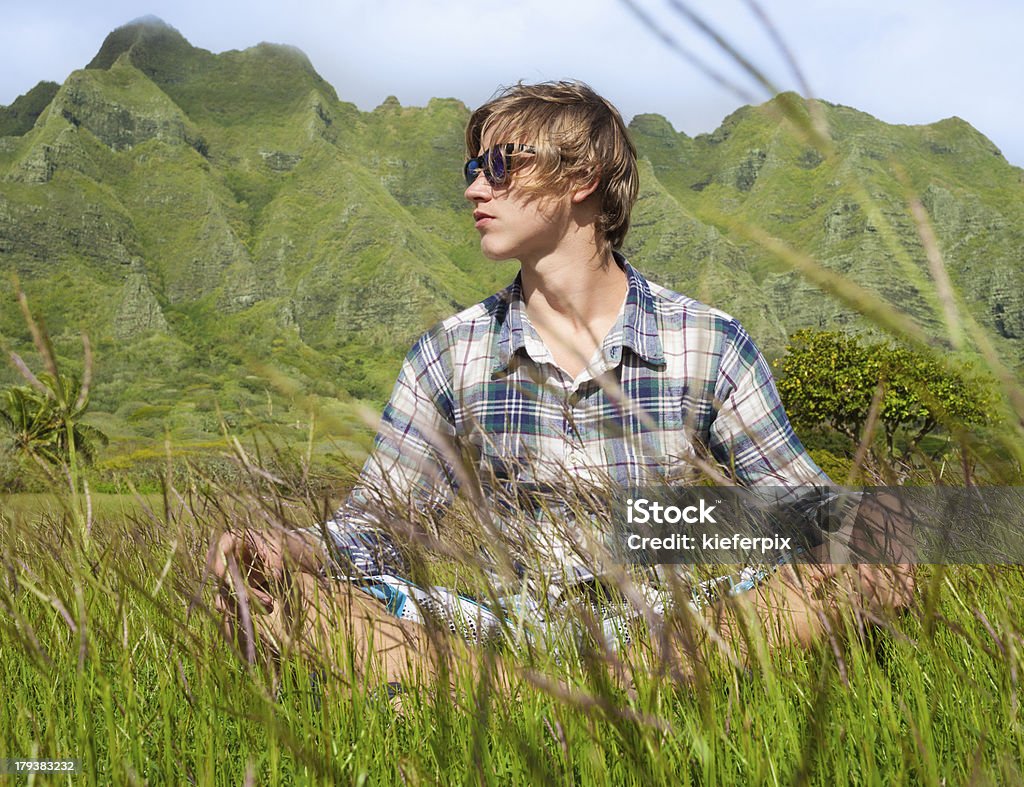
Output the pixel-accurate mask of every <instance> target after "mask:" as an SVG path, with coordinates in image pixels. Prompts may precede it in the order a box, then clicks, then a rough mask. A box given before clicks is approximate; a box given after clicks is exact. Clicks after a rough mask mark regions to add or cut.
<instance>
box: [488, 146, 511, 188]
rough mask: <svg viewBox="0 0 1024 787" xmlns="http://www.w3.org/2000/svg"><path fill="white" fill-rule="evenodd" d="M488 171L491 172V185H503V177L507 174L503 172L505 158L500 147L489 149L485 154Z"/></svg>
mask: <svg viewBox="0 0 1024 787" xmlns="http://www.w3.org/2000/svg"><path fill="white" fill-rule="evenodd" d="M487 159H488V169H489V170H490V171H491V177H490V180H491V182H492V183H504V182H505V175H507V174H508V173H507V172H506V171H505V156H504V154H503V152H502V150H501V147H500V146H496V147H493V148H491V149H490V150H489V151H488V152H487Z"/></svg>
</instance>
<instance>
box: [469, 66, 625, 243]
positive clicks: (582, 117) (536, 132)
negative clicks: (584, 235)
mask: <svg viewBox="0 0 1024 787" xmlns="http://www.w3.org/2000/svg"><path fill="white" fill-rule="evenodd" d="M484 138H487V139H488V140H490V141H491V144H501V143H508V142H515V143H521V144H528V145H532V146H533V147H534V148H536V151H537V153H536V156H534V157H533V159H532V161H531V163H532V164H533V168H532V171H531V176H530V178H529V180H527V181H524V182H523V183H522V184H517V186H516V187H517V188H523V189H525V190H527V191H530V192H534V193H537V194H565V193H567V192H568V191H570V190H571V189H573V188H574V187H575V188H578V187H582V186H585V185H586V184H589V183H592V182H593V181H594V179H595V178H597V179H598V186H597V189H596V191H595V193H596V194H597V197H598V199H599V200H600V206H601V207H600V213H599V215H598V218H597V238H598V244H599V246H600V248H601V251H602V252H604V251H607V250H608V249H618V248H620V247H621V246H622V243H623V241H624V240H625V238H626V232H627V230H628V229H629V214H630V211H631V210H632V209H633V204H634V203H635V202H636V195H637V189H638V185H639V180H638V177H637V167H636V148H635V147H634V145H633V142H632V140H630V138H629V134H628V132H627V131H626V124H625V123H624V122H623V120H622V116H621V115H620V114H619V111H618V110H617V109H616V108H615V107H614V106H612V104H611V103H610V102H608V101H607V100H606V99H604V98H602V97H601V96H599V95H598V94H597V93H595V92H594V90H593V88H591V87H590V86H588V85H585V84H584V83H582V82H543V83H541V84H538V85H524V84H523V83H521V82H520V83H519V84H517V85H514V86H512V87H507V88H503V89H502V90H501V91H499V92H498V93H497V94H496V95H495V96H494V97H493V98H491V100H490V101H488V102H487V103H486V104H484V105H483V106H482V107H480V108H479V109H477V110H476V111H475V112H474V113H473V114H472V115H471V116H470V118H469V124H468V125H467V126H466V151H467V153H468V155H469V157H470V158H472V157H473V156H476V155H477V154H478V153H479V152H480V151H481V149H482V140H483V139H484Z"/></svg>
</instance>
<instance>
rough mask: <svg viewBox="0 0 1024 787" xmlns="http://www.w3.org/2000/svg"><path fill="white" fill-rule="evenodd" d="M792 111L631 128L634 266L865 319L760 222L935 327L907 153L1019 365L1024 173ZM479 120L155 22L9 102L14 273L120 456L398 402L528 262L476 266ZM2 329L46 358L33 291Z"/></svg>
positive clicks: (780, 304)
mask: <svg viewBox="0 0 1024 787" xmlns="http://www.w3.org/2000/svg"><path fill="white" fill-rule="evenodd" d="M794 100H795V99H794V97H793V96H780V97H777V98H776V99H774V100H773V101H770V102H768V103H766V104H764V105H762V106H758V107H744V108H742V109H740V110H737V111H736V112H735V113H733V114H732V115H730V116H729V117H728V118H726V120H725V121H724V122H723V124H722V126H721V127H720V128H719V129H717V130H716V131H715V132H714V133H713V134H710V135H701V136H698V137H695V138H690V137H688V136H686V135H685V134H682V133H678V132H676V131H674V130H673V129H672V127H671V126H670V125H669V123H668V122H667V121H665V120H664V119H663V118H661V117H659V116H657V115H641V116H638V117H636V118H635V119H634V120H633V122H632V124H631V129H632V133H633V135H634V138H635V140H636V143H637V146H638V148H639V150H640V153H641V156H642V159H643V161H642V189H641V195H640V200H639V203H638V205H637V208H636V210H635V212H634V219H633V229H632V230H631V232H630V236H629V238H628V243H627V247H626V249H625V252H626V253H627V255H628V256H629V257H630V258H631V260H632V261H633V262H634V263H636V264H637V265H638V267H640V268H641V269H642V270H643V271H645V272H646V273H648V274H649V275H650V276H651V277H652V278H653V279H654V280H656V281H658V282H660V283H662V284H665V285H667V286H670V287H673V288H675V289H678V290H680V291H683V292H687V293H689V294H692V295H694V296H695V297H698V298H700V299H702V300H705V301H707V302H709V303H712V304H714V305H716V306H718V307H720V308H722V309H724V310H726V311H729V312H731V313H733V314H736V315H737V316H738V317H740V319H741V320H742V321H743V322H744V324H745V325H746V326H747V327H748V329H749V330H750V331H751V333H752V334H753V335H754V337H755V338H756V339H757V340H758V341H759V343H760V344H761V345H762V347H763V348H764V349H765V351H766V352H767V353H768V354H769V355H772V354H777V353H779V352H780V351H781V348H782V347H783V345H784V342H785V338H786V336H787V335H788V334H789V333H791V332H793V331H794V330H796V329H798V328H800V327H804V326H832V325H837V324H838V325H846V326H850V327H851V328H854V329H859V330H867V329H868V328H869V327H868V326H865V325H863V324H862V323H860V322H859V320H858V318H857V316H856V315H855V314H853V313H851V312H850V311H849V310H848V309H846V308H844V307H843V306H842V305H841V304H840V303H839V302H837V301H835V300H833V299H832V298H830V297H826V296H824V295H823V294H822V293H821V292H820V291H819V290H817V289H816V288H814V287H812V286H811V285H809V284H807V283H806V282H805V281H804V280H803V279H802V278H801V277H800V276H799V275H797V274H795V273H793V272H792V271H790V270H788V269H787V268H786V267H785V266H783V265H781V264H780V263H779V261H777V260H776V259H774V258H773V257H772V256H771V255H769V254H768V253H767V252H766V251H764V249H763V248H761V247H760V246H758V245H756V244H754V243H753V242H751V241H750V240H748V239H747V237H746V235H747V233H745V232H744V231H743V229H742V228H743V227H744V226H756V227H760V228H762V229H763V230H764V231H765V232H767V233H768V234H769V235H770V236H772V237H775V238H778V239H781V240H783V241H785V242H787V243H789V244H790V245H792V246H794V247H795V248H798V249H801V250H803V251H805V252H808V253H810V254H812V255H813V256H814V257H815V258H816V259H817V260H818V261H819V262H820V263H821V264H822V265H824V266H825V267H827V268H830V269H833V270H836V271H839V272H842V273H844V274H845V275H847V276H849V277H851V278H852V279H854V280H855V281H857V282H859V283H861V284H863V285H864V286H866V287H868V288H870V289H872V290H874V291H875V292H877V293H878V294H879V295H881V296H882V297H883V298H885V299H886V300H888V301H889V302H891V303H892V304H894V305H896V306H897V307H899V308H901V309H904V310H906V311H908V312H909V313H910V314H911V315H912V316H913V317H914V318H915V319H916V320H917V321H918V322H919V323H920V324H921V325H923V326H925V327H926V328H927V329H929V330H932V331H933V332H935V333H936V334H937V335H938V334H940V332H941V325H942V322H941V319H940V312H939V310H938V307H937V302H936V297H935V295H934V288H933V287H932V286H931V285H930V284H929V281H930V279H929V275H928V273H927V270H928V268H927V264H926V259H925V254H924V251H923V250H922V247H921V243H920V241H919V240H918V237H917V229H916V226H915V224H914V222H913V220H912V218H911V215H910V212H909V211H908V208H907V193H908V192H907V188H906V187H905V185H904V184H903V183H901V180H900V177H899V176H898V174H897V163H898V166H899V167H900V168H902V171H903V172H904V173H905V175H904V176H903V177H904V178H905V181H906V183H908V184H909V187H910V189H911V190H912V191H913V192H915V193H917V194H918V195H920V197H921V199H922V201H923V203H924V205H925V207H926V208H927V209H928V211H929V212H930V214H931V216H932V218H933V220H934V222H935V225H936V229H937V233H938V236H939V240H940V243H941V246H942V250H943V252H944V254H945V260H946V263H947V266H948V268H949V270H950V274H951V276H952V278H953V281H954V283H955V284H956V286H957V287H958V289H959V292H960V293H961V295H962V297H963V299H964V302H965V304H966V305H967V307H968V308H969V309H970V310H971V311H972V313H973V314H975V315H976V316H977V318H978V319H979V320H980V321H981V322H982V324H984V325H985V326H987V327H988V328H989V329H990V330H991V332H992V333H993V335H994V336H996V337H997V341H998V344H999V347H1000V349H1001V350H1002V351H1003V352H1004V354H1005V355H1006V357H1007V358H1009V359H1010V361H1011V363H1012V364H1013V365H1019V364H1020V363H1021V360H1022V359H1024V264H1022V261H1021V256H1020V251H1021V249H1022V248H1024V242H1022V241H1024V238H1022V233H1024V199H1022V198H1024V172H1022V171H1021V170H1020V169H1018V168H1016V167H1013V166H1011V165H1009V164H1008V163H1007V162H1006V161H1005V159H1004V158H1003V157H1002V155H1001V154H1000V153H999V151H998V150H997V149H996V148H995V147H994V146H993V145H992V143H991V142H989V141H988V140H987V139H985V138H984V137H983V136H982V135H981V134H979V133H978V132H977V131H975V130H974V129H973V128H971V126H970V125H968V124H967V123H965V122H964V121H962V120H959V119H957V118H953V119H949V120H944V121H940V122H938V123H934V124H931V125H928V126H891V125H887V124H885V123H882V122H880V121H878V120H876V119H874V118H872V117H870V116H868V115H866V114H864V113H861V112H857V111H856V110H853V109H850V108H847V107H841V106H833V105H829V104H826V103H824V102H818V104H817V106H818V107H820V109H821V112H822V114H823V116H824V118H825V120H826V121H827V124H828V127H829V129H830V134H831V137H832V139H833V141H834V148H835V151H834V153H832V154H831V155H826V154H824V153H823V152H821V151H820V150H818V149H817V148H815V146H813V145H812V144H810V143H809V142H807V141H806V139H805V136H806V135H805V134H803V133H801V132H800V130H799V126H798V125H794V123H793V121H792V120H791V119H787V118H786V116H785V113H784V112H783V109H784V107H786V106H788V105H792V104H793V103H794ZM796 103H799V104H801V105H802V102H799V101H797V102H796ZM468 115H469V110H468V109H467V108H466V107H465V106H464V105H463V104H461V103H460V102H458V101H455V100H452V99H434V100H431V101H430V103H429V104H428V105H427V106H426V107H422V108H410V107H402V106H400V105H399V103H398V102H397V101H396V100H395V99H388V100H386V101H385V102H384V103H383V104H381V106H379V107H377V109H375V110H373V111H372V112H360V111H359V110H358V109H357V108H356V107H355V106H354V105H352V104H349V103H346V102H344V101H341V100H339V98H338V95H337V94H336V92H335V90H334V88H332V87H331V86H330V85H329V84H327V83H326V82H325V81H324V80H323V79H322V78H321V77H320V76H319V74H317V72H316V70H315V69H314V68H313V66H312V65H311V64H310V62H309V60H308V59H307V58H306V57H305V55H303V54H302V53H301V52H299V51H298V50H296V49H294V48H291V47H287V46H279V45H272V44H259V45H258V46H255V47H253V48H251V49H247V50H245V51H241V52H239V51H232V52H224V53H221V54H216V55H215V54H212V53H210V52H207V51H205V50H202V49H198V48H196V47H193V46H192V45H191V44H189V43H188V41H187V40H185V38H184V37H183V36H182V35H181V34H180V33H179V32H178V31H177V30H175V29H174V28H172V27H170V26H168V25H166V24H164V23H163V22H160V21H159V20H155V19H152V18H149V19H145V20H140V21H138V22H135V23H132V24H129V25H126V26H125V27H122V28H119V29H118V30H115V31H114V32H113V33H111V34H110V35H109V36H108V37H107V39H106V40H105V41H104V42H103V45H102V47H101V48H100V50H99V52H98V54H97V55H96V57H95V58H94V59H93V60H92V62H91V63H89V65H88V66H87V67H86V68H84V69H82V70H80V71H76V72H74V73H73V74H72V75H71V76H70V77H69V78H68V79H67V80H66V81H65V83H64V84H63V85H60V86H59V87H58V86H55V85H52V84H48V83H40V85H39V86H37V87H36V88H34V89H33V90H32V91H30V92H29V93H28V94H26V95H25V96H22V97H20V98H19V99H18V100H17V101H15V102H14V104H12V105H11V106H10V107H2V108H0V135H3V136H0V269H2V270H3V272H4V273H5V279H6V278H7V276H9V274H10V273H11V272H15V273H17V275H18V277H19V279H20V281H21V283H22V285H23V287H24V288H25V290H26V292H27V293H28V294H29V297H30V301H31V303H32V304H33V307H34V309H35V310H36V311H38V312H39V313H41V314H43V315H44V316H45V318H46V320H47V327H48V329H49V331H50V333H51V334H52V335H53V336H54V340H55V344H56V346H57V349H58V352H59V353H61V355H62V356H64V357H66V358H67V359H68V364H69V365H70V367H71V368H74V367H75V365H76V364H78V365H79V366H80V364H81V350H80V348H81V344H80V339H79V334H80V333H81V332H83V331H84V332H86V333H88V335H89V337H90V339H91V341H92V345H93V348H94V354H95V359H96V375H95V382H94V388H93V402H94V404H93V407H94V411H95V412H94V416H93V417H94V419H96V422H97V423H98V425H100V426H101V427H102V428H104V429H105V430H106V431H108V433H110V434H111V436H112V437H113V438H114V439H115V446H117V445H121V446H124V445H125V444H130V443H132V442H136V441H140V442H143V443H144V442H146V441H149V440H152V439H153V438H157V437H162V435H163V434H164V432H165V430H168V429H169V430H170V431H171V433H172V434H174V435H175V436H176V437H177V438H178V439H180V440H182V441H185V442H187V441H194V442H201V441H203V440H207V439H210V438H211V437H213V436H215V435H216V434H217V432H218V423H219V419H220V418H221V416H222V415H224V416H226V417H227V418H228V420H229V421H231V420H232V419H234V420H237V419H238V418H239V416H238V415H237V414H238V413H241V412H244V411H246V410H249V411H254V412H255V411H258V412H259V413H260V418H272V419H273V420H277V421H279V422H281V423H293V422H295V421H296V420H297V418H298V416H297V414H299V413H301V412H302V411H303V409H304V408H306V407H307V406H308V405H309V404H310V402H311V401H314V402H317V403H318V404H319V405H320V407H321V409H324V408H326V409H327V410H330V409H331V408H332V407H334V408H336V407H338V406H340V405H339V403H342V402H345V401H346V400H350V399H364V400H368V401H370V402H371V403H372V404H373V405H374V406H378V405H379V404H380V403H381V402H382V401H383V400H384V399H385V398H386V396H387V393H388V391H389V389H390V385H391V383H392V382H393V380H394V376H395V373H396V371H397V367H398V364H399V362H400V359H401V357H402V356H403V355H404V353H405V351H406V349H407V347H408V346H409V344H410V343H411V341H412V340H413V339H414V338H415V336H416V335H417V334H418V333H419V332H421V331H422V330H424V329H425V328H426V327H428V326H429V325H430V324H431V323H433V322H434V321H436V320H437V319H439V318H441V317H443V316H445V315H447V314H449V313H451V312H453V311H455V310H457V309H459V308H462V307H464V306H467V305H469V304H472V303H474V302H476V301H477V300H479V299H481V298H483V297H486V296H487V295H488V294H490V293H492V292H494V291H495V290H496V289H498V288H500V287H501V286H503V285H504V284H505V283H507V282H508V281H509V280H510V279H511V278H512V276H513V275H514V273H515V270H516V269H515V266H514V264H498V265H496V264H494V263H492V262H490V261H488V260H485V259H483V258H482V257H481V255H480V253H479V249H478V244H477V235H476V232H475V230H473V228H472V222H471V221H470V218H469V210H468V206H467V204H466V203H465V201H464V200H463V197H462V190H463V185H462V183H461V166H462V162H463V155H464V154H463V151H462V130H463V126H464V124H465V122H466V120H467V118H468ZM0 337H2V338H3V340H4V342H5V343H7V344H8V345H11V346H13V347H14V348H15V349H18V350H19V351H21V352H27V351H28V349H29V348H30V346H31V345H30V341H29V335H28V331H27V329H26V328H25V326H24V324H23V322H22V320H21V316H20V313H19V311H18V309H17V307H16V304H15V302H14V298H13V294H12V291H11V290H10V289H7V290H6V292H2V293H0ZM0 375H2V376H0V382H13V381H15V380H16V376H15V374H14V372H13V371H10V370H5V371H3V372H0Z"/></svg>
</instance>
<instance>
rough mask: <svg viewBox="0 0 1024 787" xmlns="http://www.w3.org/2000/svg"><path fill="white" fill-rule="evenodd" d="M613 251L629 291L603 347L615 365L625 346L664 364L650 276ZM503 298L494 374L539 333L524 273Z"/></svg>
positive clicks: (645, 357) (648, 360)
mask: <svg viewBox="0 0 1024 787" xmlns="http://www.w3.org/2000/svg"><path fill="white" fill-rule="evenodd" d="M613 254H614V255H615V263H616V264H617V265H618V266H619V267H620V268H622V269H623V270H624V271H625V273H626V282H627V286H628V290H627V291H626V302H625V303H624V304H623V307H622V313H621V315H620V319H619V320H618V321H617V322H616V323H615V327H614V328H612V333H610V334H609V336H608V337H607V339H606V340H605V342H604V343H603V346H604V347H605V348H606V349H607V351H608V353H609V357H610V360H612V361H613V362H614V363H615V365H618V363H619V362H620V361H621V360H622V348H623V347H628V348H629V349H630V350H632V351H633V353H634V354H636V355H637V356H638V357H640V358H642V359H643V360H645V361H647V362H648V363H651V364H656V365H662V364H664V363H665V353H664V351H663V349H662V345H661V337H660V335H659V332H658V318H657V314H656V312H655V304H654V296H653V295H652V294H651V288H650V286H649V285H648V284H647V279H645V278H644V277H643V276H642V275H640V273H639V272H637V270H636V269H635V268H634V267H633V266H632V265H630V264H629V263H628V262H626V258H625V257H623V256H622V255H621V254H619V253H618V252H613ZM501 299H502V301H504V305H505V308H504V310H503V311H504V314H503V315H500V316H499V329H498V338H497V347H496V351H495V353H494V366H493V371H494V372H495V373H498V372H502V371H505V370H507V369H508V366H509V363H511V361H512V356H514V355H515V354H516V353H517V352H519V350H521V349H523V348H524V347H526V342H527V337H528V336H531V337H533V336H536V332H535V331H534V328H533V326H532V325H530V321H529V318H528V317H527V316H526V303H525V302H524V301H523V276H522V272H520V273H519V274H518V275H517V276H516V278H515V281H513V282H512V284H510V285H509V286H508V287H506V288H505V289H504V290H503V291H502V293H501ZM502 317H503V319H502ZM616 334H618V335H616Z"/></svg>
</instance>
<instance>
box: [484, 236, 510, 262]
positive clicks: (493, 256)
mask: <svg viewBox="0 0 1024 787" xmlns="http://www.w3.org/2000/svg"><path fill="white" fill-rule="evenodd" d="M480 253H481V254H483V255H484V256H485V257H486V258H487V259H489V260H493V261H494V262H504V261H506V260H511V259H514V258H515V255H514V254H513V253H512V252H511V251H509V250H508V249H501V248H495V247H493V246H489V245H488V244H487V242H486V240H481V241H480Z"/></svg>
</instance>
